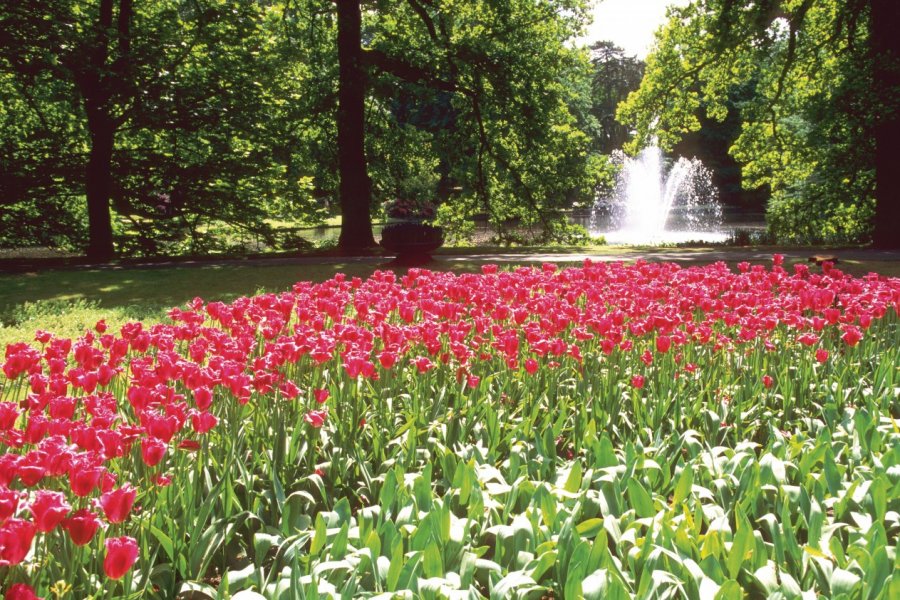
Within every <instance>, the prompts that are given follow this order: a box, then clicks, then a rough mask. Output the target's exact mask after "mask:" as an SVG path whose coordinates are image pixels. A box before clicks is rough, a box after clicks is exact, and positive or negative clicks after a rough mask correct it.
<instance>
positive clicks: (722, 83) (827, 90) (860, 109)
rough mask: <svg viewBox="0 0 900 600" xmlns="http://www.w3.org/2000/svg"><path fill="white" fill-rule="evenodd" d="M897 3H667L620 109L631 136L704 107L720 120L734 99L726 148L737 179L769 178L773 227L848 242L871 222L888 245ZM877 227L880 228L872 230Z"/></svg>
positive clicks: (679, 130) (667, 131)
mask: <svg viewBox="0 0 900 600" xmlns="http://www.w3.org/2000/svg"><path fill="white" fill-rule="evenodd" d="M898 10H900V5H898V4H896V3H893V2H889V1H883V0H850V1H839V0H815V1H814V0H798V1H784V0H764V1H762V0H761V1H759V2H754V3H752V4H746V3H743V2H736V1H735V0H698V1H696V2H693V3H692V4H690V5H688V6H686V7H683V8H678V9H671V11H670V16H669V22H668V24H667V26H666V27H665V28H664V29H663V30H662V32H661V33H660V34H659V37H658V39H657V47H656V50H655V51H654V52H653V53H652V54H651V56H650V57H648V60H647V71H646V74H645V77H644V80H643V82H642V84H641V88H640V90H639V91H638V92H636V93H635V94H633V95H632V96H631V97H630V98H629V100H628V101H627V102H626V103H625V104H624V105H623V106H622V107H621V109H620V113H619V114H620V118H622V119H624V120H626V121H631V122H634V123H635V124H636V126H637V130H638V143H641V142H644V141H646V140H647V139H648V138H649V137H650V136H651V135H654V134H655V135H658V137H659V139H660V141H661V142H662V143H663V144H665V145H671V144H673V143H674V142H676V141H677V139H678V138H679V137H680V136H681V135H682V134H684V133H686V132H688V131H691V130H696V129H697V127H698V125H699V121H698V118H697V112H698V110H699V109H700V108H701V105H703V106H704V107H705V112H706V114H707V115H708V116H709V117H711V118H715V119H718V120H722V119H724V118H725V116H726V115H727V100H728V97H729V94H731V93H732V92H733V90H734V89H735V88H736V87H737V86H741V85H752V86H753V93H752V94H751V97H750V98H749V99H748V100H747V101H746V102H744V103H743V104H742V105H741V106H740V114H741V119H742V121H743V123H742V130H741V134H740V136H739V137H738V138H737V140H736V141H735V143H734V145H733V147H732V150H731V151H732V154H733V155H734V156H735V158H736V159H737V160H738V161H739V162H741V164H742V165H743V175H744V182H745V185H747V186H749V187H757V186H759V185H763V184H768V185H770V186H771V189H772V192H773V195H772V199H771V200H770V203H769V208H768V214H769V221H770V226H771V227H772V228H773V230H774V231H775V232H776V233H778V234H779V236H780V237H782V238H787V239H794V240H797V241H822V240H825V241H851V240H859V239H863V238H866V237H868V236H869V235H870V233H871V232H873V229H874V235H873V239H874V241H875V243H876V244H877V245H879V246H881V247H896V246H897V245H898V244H900V239H898V238H897V236H894V235H891V232H890V231H889V230H888V229H889V226H887V225H885V224H886V223H894V222H896V221H897V217H898V212H897V211H898V203H897V200H896V198H897V196H898V193H900V182H898V180H897V173H896V172H895V170H894V171H892V170H891V168H890V167H889V158H888V157H890V156H895V155H896V151H897V148H896V146H895V144H897V135H896V133H897V127H898V125H897V119H898V114H900V111H898V106H897V102H898V99H900V85H898V79H897V73H898V66H897V65H898V64H900V61H898V60H897V59H898V57H900V52H898V49H897V44H898V40H897V36H896V35H891V34H889V33H887V32H888V31H896V29H890V28H891V27H892V26H893V27H896V24H897V22H898ZM873 225H874V227H873Z"/></svg>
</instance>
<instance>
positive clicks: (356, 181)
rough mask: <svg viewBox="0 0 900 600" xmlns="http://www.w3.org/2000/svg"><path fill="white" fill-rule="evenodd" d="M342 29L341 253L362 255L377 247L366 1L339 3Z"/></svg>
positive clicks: (339, 40)
mask: <svg viewBox="0 0 900 600" xmlns="http://www.w3.org/2000/svg"><path fill="white" fill-rule="evenodd" d="M337 24H338V33H337V45H338V67H339V69H338V116H337V127H338V139H337V142H338V174H339V177H340V201H341V235H340V238H339V239H338V247H339V248H341V249H342V250H358V249H363V248H371V247H373V246H375V238H374V236H373V235H372V215H371V204H372V185H371V181H370V179H369V174H368V170H367V168H366V151H365V94H366V75H365V71H363V68H362V41H361V35H362V11H361V8H360V0H337Z"/></svg>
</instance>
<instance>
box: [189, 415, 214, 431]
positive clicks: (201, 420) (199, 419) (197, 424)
mask: <svg viewBox="0 0 900 600" xmlns="http://www.w3.org/2000/svg"><path fill="white" fill-rule="evenodd" d="M218 422H219V419H217V418H216V415H214V414H212V413H208V412H203V413H194V414H193V415H191V427H193V428H194V431H196V432H197V433H206V432H207V431H209V430H210V429H212V428H213V427H215V426H216V424H217V423H218Z"/></svg>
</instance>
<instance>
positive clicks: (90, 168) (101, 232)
mask: <svg viewBox="0 0 900 600" xmlns="http://www.w3.org/2000/svg"><path fill="white" fill-rule="evenodd" d="M91 112H95V113H97V112H100V109H97V108H94V109H88V128H89V130H90V135H91V151H90V155H89V157H88V164H87V181H86V185H85V188H86V192H87V208H88V236H89V237H88V239H89V241H88V251H87V255H88V258H90V259H91V260H98V261H104V262H105V261H108V260H110V259H111V258H113V256H114V253H115V252H114V249H113V234H112V217H111V215H110V210H109V196H110V186H111V184H112V151H113V142H114V140H115V126H114V125H113V123H112V120H111V119H110V118H109V116H108V115H105V114H95V115H93V116H92V115H91Z"/></svg>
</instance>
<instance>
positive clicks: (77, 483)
mask: <svg viewBox="0 0 900 600" xmlns="http://www.w3.org/2000/svg"><path fill="white" fill-rule="evenodd" d="M105 472H106V469H104V468H103V467H97V466H93V465H85V464H76V465H72V467H71V469H69V486H70V487H71V488H72V493H73V494H75V495H76V496H78V497H79V498H84V497H85V496H89V495H90V494H91V492H93V491H94V489H95V488H96V487H97V486H99V485H100V479H101V478H102V477H103V474H104V473H105Z"/></svg>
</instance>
